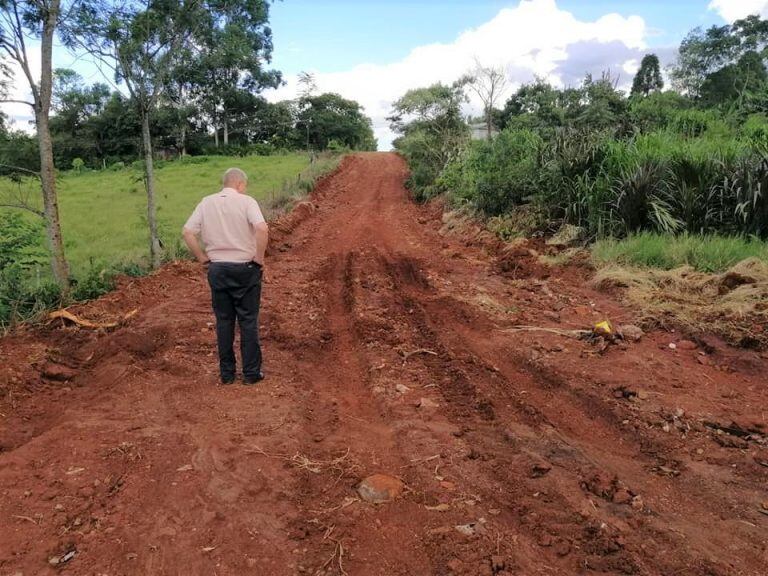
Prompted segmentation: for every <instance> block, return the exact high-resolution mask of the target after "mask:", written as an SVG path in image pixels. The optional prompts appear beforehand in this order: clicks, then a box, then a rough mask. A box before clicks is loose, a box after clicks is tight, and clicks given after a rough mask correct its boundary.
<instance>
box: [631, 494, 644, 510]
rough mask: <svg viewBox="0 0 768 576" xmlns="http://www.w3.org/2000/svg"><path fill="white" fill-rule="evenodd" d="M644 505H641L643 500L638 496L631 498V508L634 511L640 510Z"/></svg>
mask: <svg viewBox="0 0 768 576" xmlns="http://www.w3.org/2000/svg"><path fill="white" fill-rule="evenodd" d="M644 506H645V504H644V503H643V499H642V498H641V497H640V496H635V497H634V498H632V508H634V509H635V510H642V509H643V507H644Z"/></svg>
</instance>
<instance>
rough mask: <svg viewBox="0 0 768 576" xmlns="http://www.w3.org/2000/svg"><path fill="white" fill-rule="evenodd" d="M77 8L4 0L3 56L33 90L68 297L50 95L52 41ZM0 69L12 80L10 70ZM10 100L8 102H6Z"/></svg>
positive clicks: (57, 259) (51, 233) (46, 207)
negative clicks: (32, 41)
mask: <svg viewBox="0 0 768 576" xmlns="http://www.w3.org/2000/svg"><path fill="white" fill-rule="evenodd" d="M77 6H78V3H74V4H72V5H70V6H67V7H66V8H65V10H64V11H62V6H61V2H60V0H29V1H26V2H21V1H18V0H0V49H1V50H2V52H4V57H5V58H7V59H10V60H13V61H15V62H16V63H17V64H18V66H19V67H20V68H21V71H22V72H23V74H24V77H25V78H26V80H27V83H28V84H29V88H30V91H31V93H32V102H27V101H23V103H24V104H27V105H29V106H31V107H32V109H33V111H34V115H35V126H36V128H37V140H38V148H39V154H40V183H41V188H42V195H43V214H44V217H45V223H46V231H47V236H48V243H49V246H50V249H51V269H52V271H53V277H54V279H55V280H56V282H57V283H58V284H59V286H60V287H61V289H62V291H63V293H64V294H65V295H66V294H67V293H68V291H69V264H68V262H67V258H66V255H65V253H64V241H63V238H62V235H61V222H60V220H59V205H58V197H57V194H56V173H55V167H54V163H53V142H52V139H51V130H50V124H49V121H50V111H51V94H52V88H53V66H52V62H53V39H54V34H55V32H56V28H57V26H58V25H59V24H60V22H61V21H62V20H65V19H67V18H68V17H69V16H70V14H71V11H72V10H74V9H75V8H76V7H77ZM28 36H39V37H40V79H39V80H37V79H36V78H35V77H36V75H35V74H34V73H33V71H32V64H31V62H30V58H29V47H28V46H27V38H28ZM0 72H2V73H4V74H3V75H4V77H5V79H6V80H7V79H8V74H9V68H8V67H7V66H6V65H3V68H2V70H0ZM5 101H6V102H7V101H9V100H7V99H6V100H5Z"/></svg>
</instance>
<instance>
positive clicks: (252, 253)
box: [183, 168, 269, 385]
mask: <svg viewBox="0 0 768 576" xmlns="http://www.w3.org/2000/svg"><path fill="white" fill-rule="evenodd" d="M222 184H223V188H222V190H221V191H220V192H218V193H217V194H211V195H210V196H206V197H205V198H203V199H202V201H201V202H200V203H199V204H198V205H197V208H195V211H194V212H193V213H192V216H190V217H189V220H187V223H186V224H185V225H184V230H183V236H184V242H186V244H187V247H188V248H189V250H190V252H192V254H194V256H195V258H197V261H198V262H200V263H201V264H202V265H203V266H205V268H206V269H207V271H208V284H209V285H210V287H211V296H212V300H213V311H214V314H215V316H216V340H217V342H218V348H219V370H220V372H221V383H222V384H232V383H234V381H235V375H236V370H237V363H236V360H235V351H234V340H235V320H237V322H238V323H239V324H240V353H241V355H242V361H243V381H244V384H247V385H252V384H256V383H257V382H259V381H261V380H263V379H264V374H263V373H262V371H261V346H260V344H259V300H260V298H261V279H262V270H263V266H264V252H265V251H266V249H267V240H268V237H269V228H268V227H267V223H266V222H265V221H264V216H263V215H262V213H261V208H259V203H258V202H256V200H254V199H253V198H251V197H250V196H248V195H247V194H246V193H245V191H246V188H247V187H248V176H246V174H245V172H243V171H242V170H240V169H239V168H230V169H229V170H227V171H226V172H224V177H223V178H222ZM198 235H199V236H201V237H202V240H203V244H204V246H205V249H203V248H202V247H201V246H200V242H199V241H198Z"/></svg>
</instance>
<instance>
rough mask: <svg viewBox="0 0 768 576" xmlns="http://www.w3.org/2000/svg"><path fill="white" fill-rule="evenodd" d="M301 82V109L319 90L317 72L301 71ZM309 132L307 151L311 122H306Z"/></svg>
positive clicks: (299, 103) (299, 104)
mask: <svg viewBox="0 0 768 576" xmlns="http://www.w3.org/2000/svg"><path fill="white" fill-rule="evenodd" d="M298 82H299V100H298V106H299V109H300V110H301V109H302V107H303V106H304V105H306V104H308V102H309V98H310V97H311V96H312V94H314V93H315V92H316V91H317V82H316V81H315V74H314V73H313V72H307V71H301V72H299V77H298ZM305 128H306V133H307V152H309V123H306V124H305Z"/></svg>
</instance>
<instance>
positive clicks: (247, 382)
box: [243, 372, 264, 386]
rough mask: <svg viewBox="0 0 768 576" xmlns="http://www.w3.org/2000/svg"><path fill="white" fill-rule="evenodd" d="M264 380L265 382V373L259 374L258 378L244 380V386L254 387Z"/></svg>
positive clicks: (252, 377) (251, 377)
mask: <svg viewBox="0 0 768 576" xmlns="http://www.w3.org/2000/svg"><path fill="white" fill-rule="evenodd" d="M262 380H264V373H263V372H259V375H258V376H250V377H247V378H244V379H243V384H245V385H246V386H253V385H254V384H258V383H259V382H261V381H262Z"/></svg>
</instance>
